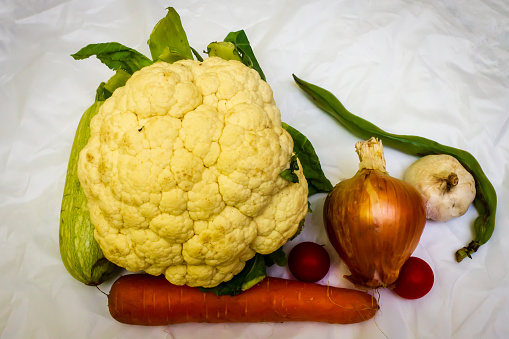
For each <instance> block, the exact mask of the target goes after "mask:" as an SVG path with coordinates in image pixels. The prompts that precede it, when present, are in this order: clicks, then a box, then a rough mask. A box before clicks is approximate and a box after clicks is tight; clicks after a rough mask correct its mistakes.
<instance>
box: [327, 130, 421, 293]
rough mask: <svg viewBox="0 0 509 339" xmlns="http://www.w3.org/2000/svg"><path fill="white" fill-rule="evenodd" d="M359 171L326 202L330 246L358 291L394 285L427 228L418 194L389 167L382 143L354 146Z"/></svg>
mask: <svg viewBox="0 0 509 339" xmlns="http://www.w3.org/2000/svg"><path fill="white" fill-rule="evenodd" d="M355 148H356V151H357V154H358V155H359V159H360V164H359V171H358V172H357V173H356V174H355V176H353V177H352V178H350V179H346V180H343V181H341V182H340V183H338V184H337V185H336V186H335V187H334V189H333V190H332V191H331V192H330V193H329V195H328V196H327V198H326V199H325V204H324V211H323V217H324V223H325V227H326V230H327V235H328V237H329V239H330V242H331V244H332V245H333V246H334V248H335V249H336V251H337V252H338V254H339V256H340V258H341V260H343V262H344V263H345V264H346V265H347V267H348V268H349V270H350V273H351V275H350V276H346V278H347V279H348V280H350V281H351V282H352V283H354V284H355V285H356V286H357V287H364V288H378V287H389V286H391V285H392V284H393V283H394V282H395V281H396V279H397V278H398V275H399V271H400V269H401V266H403V264H404V263H405V261H406V260H407V259H408V258H409V257H410V255H411V254H412V253H413V251H414V250H415V248H416V247H417V244H418V243H419V240H420V238H421V235H422V232H423V230H424V225H425V224H426V210H425V207H424V202H423V200H422V197H421V195H420V194H419V192H418V191H417V190H416V189H415V188H414V187H413V186H411V185H410V184H408V183H406V182H404V181H403V180H399V179H397V178H393V177H391V176H390V175H389V174H388V173H387V171H386V169H385V157H384V153H383V147H382V142H381V141H378V140H377V139H375V138H371V139H369V140H367V141H364V142H358V143H357V144H356V145H355Z"/></svg>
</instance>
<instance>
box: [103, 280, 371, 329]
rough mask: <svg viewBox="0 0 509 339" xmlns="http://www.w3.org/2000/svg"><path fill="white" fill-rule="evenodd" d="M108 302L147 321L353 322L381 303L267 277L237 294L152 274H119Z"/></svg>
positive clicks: (126, 318) (131, 319) (122, 316)
mask: <svg viewBox="0 0 509 339" xmlns="http://www.w3.org/2000/svg"><path fill="white" fill-rule="evenodd" d="M108 306H109V310H110V314H111V316H112V317H113V318H114V319H116V320H117V321H119V322H121V323H125V324H132V325H147V326H148V325H152V326H160V325H169V324H179V323H188V322H197V323H199V322H205V323H227V322H228V323H253V322H284V321H314V322H325V323H336V324H351V323H357V322H361V321H365V320H368V319H370V318H372V317H373V316H374V315H375V314H376V312H377V310H378V308H379V307H378V304H377V302H376V300H375V299H374V297H373V296H371V295H369V294H367V293H364V292H361V291H357V290H352V289H346V288H337V287H330V286H324V285H319V284H314V283H305V282H300V281H292V280H286V279H280V278H269V277H267V278H265V279H264V280H263V281H262V282H260V283H258V284H257V285H256V286H253V287H252V288H250V289H248V290H247V291H244V292H242V293H240V294H238V295H236V296H229V295H225V296H216V295H215V294H213V293H212V292H206V293H203V292H201V291H200V290H199V289H198V288H195V287H189V286H176V285H172V284H171V283H169V282H168V281H167V280H166V279H165V278H164V276H159V277H154V276H151V275H148V274H130V275H125V276H122V277H120V278H118V279H117V280H116V281H115V283H114V284H113V285H112V287H111V290H110V294H109V296H108Z"/></svg>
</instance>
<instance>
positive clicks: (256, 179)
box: [78, 57, 308, 287]
mask: <svg viewBox="0 0 509 339" xmlns="http://www.w3.org/2000/svg"><path fill="white" fill-rule="evenodd" d="M90 129H91V137H90V140H89V142H88V144H87V145H86V147H85V148H84V149H83V150H82V152H81V153H80V157H79V164H78V176H79V179H80V182H81V185H82V187H83V190H84V192H85V194H86V196H87V198H88V205H89V209H90V216H91V219H92V223H93V224H94V225H95V233H94V234H95V238H96V240H97V242H98V243H99V245H100V246H101V248H102V250H103V252H104V255H105V256H106V258H108V259H109V260H110V261H112V262H113V263H115V264H117V265H119V266H122V267H124V268H126V269H127V270H130V271H141V270H143V271H146V272H147V273H149V274H153V275H160V274H165V276H166V278H167V279H168V280H169V281H170V282H172V283H174V284H177V285H183V284H187V285H189V286H203V287H213V286H216V285H218V284H219V283H221V282H223V281H228V280H230V279H231V278H232V277H233V276H234V275H235V274H237V273H239V272H240V271H241V270H242V269H243V268H244V266H245V262H246V261H247V260H249V259H251V258H252V257H253V256H254V255H255V254H256V253H261V254H268V253H272V252H273V251H275V250H277V249H278V248H279V247H281V246H282V245H283V244H285V243H286V241H287V240H288V239H289V238H291V237H292V236H293V235H294V234H295V232H296V231H297V229H298V226H299V223H300V222H301V221H302V220H303V219H304V217H305V215H306V213H307V209H308V205H307V195H308V187H307V182H306V179H305V178H304V175H303V174H302V169H301V167H300V165H299V170H298V171H296V174H297V176H298V177H299V182H298V183H291V182H289V181H286V180H284V179H283V178H281V176H280V175H279V174H280V173H281V172H282V171H283V170H285V169H287V168H289V167H290V159H291V157H292V153H293V140H292V138H291V137H290V135H289V134H288V133H287V132H286V131H285V130H284V129H283V128H282V127H281V117H280V112H279V110H278V108H277V106H276V105H275V102H274V98H273V95H272V90H271V88H270V87H269V85H268V84H267V83H266V82H265V81H263V80H261V79H260V76H259V74H258V73H257V72H256V71H255V70H253V69H250V68H248V67H247V66H245V65H243V64H242V63H240V62H237V61H231V60H230V61H225V60H223V59H220V58H216V57H211V58H208V59H206V60H205V61H203V62H199V61H194V60H184V61H178V62H176V63H173V64H168V63H165V62H157V63H155V64H153V65H152V66H148V67H145V68H143V69H141V70H140V71H138V72H136V73H134V74H133V75H132V77H131V78H130V79H129V80H128V81H127V83H126V85H125V86H124V87H121V88H119V89H117V90H116V91H115V92H114V93H113V95H112V96H111V97H110V98H109V99H107V100H106V101H105V102H104V104H103V105H102V106H101V108H100V110H99V113H98V114H97V115H96V116H95V117H94V118H93V119H92V121H91V123H90Z"/></svg>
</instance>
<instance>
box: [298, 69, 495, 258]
mask: <svg viewBox="0 0 509 339" xmlns="http://www.w3.org/2000/svg"><path fill="white" fill-rule="evenodd" d="M293 78H294V80H295V82H296V83H297V85H299V87H300V88H301V89H302V90H303V91H304V92H305V93H307V94H308V95H309V96H310V97H311V98H312V99H313V101H314V102H315V103H316V105H317V106H318V107H320V108H321V109H322V110H324V111H325V112H327V113H328V114H330V115H331V116H332V117H334V118H336V119H337V120H338V121H339V123H341V124H342V125H343V126H344V127H345V128H346V129H347V130H349V131H350V132H351V133H353V134H354V135H356V136H358V137H360V138H363V139H366V140H367V139H369V138H371V137H376V138H378V139H380V140H382V142H383V144H384V145H387V146H389V147H392V148H394V149H397V150H399V151H401V152H404V153H406V154H410V155H415V156H421V157H422V156H425V155H430V154H448V155H451V156H453V157H455V158H456V159H458V161H459V162H460V163H461V164H462V165H463V167H465V169H466V170H467V171H469V172H470V173H471V174H472V176H473V177H474V179H475V186H476V197H475V200H474V203H473V204H474V206H475V208H476V210H477V212H478V214H479V216H478V217H477V218H476V219H475V221H474V239H473V240H472V241H471V242H470V243H469V244H468V245H467V246H465V247H463V248H461V249H459V250H457V251H456V261H457V262H460V261H462V260H463V259H464V258H465V257H469V258H472V257H471V255H472V254H473V253H475V252H476V251H477V250H478V249H479V247H480V246H482V245H484V244H485V243H486V242H487V241H488V240H489V239H490V238H491V235H492V234H493V231H494V230H495V214H496V210H497V194H496V192H495V188H494V187H493V185H492V184H491V182H490V181H489V179H488V178H487V177H486V175H485V174H484V172H483V170H482V168H481V166H480V165H479V163H478V162H477V160H476V159H475V158H474V156H472V155H471V154H470V153H468V152H466V151H464V150H461V149H457V148H454V147H449V146H445V145H442V144H439V143H438V142H435V141H433V140H430V139H426V138H423V137H419V136H413V135H397V134H392V133H388V132H386V131H384V130H382V129H380V128H378V127H377V126H375V125H374V124H372V123H371V122H369V121H367V120H365V119H362V118H360V117H358V116H356V115H354V114H352V113H350V112H349V111H348V110H347V109H346V108H345V107H344V106H343V104H341V102H340V101H339V100H338V99H337V98H336V97H335V96H334V95H333V94H332V93H331V92H329V91H327V90H326V89H323V88H321V87H319V86H316V85H313V84H310V83H308V82H306V81H304V80H301V79H299V78H298V77H296V76H295V75H293Z"/></svg>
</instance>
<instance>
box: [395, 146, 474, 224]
mask: <svg viewBox="0 0 509 339" xmlns="http://www.w3.org/2000/svg"><path fill="white" fill-rule="evenodd" d="M403 180H405V181H406V182H408V183H409V184H411V185H412V186H414V187H415V188H417V190H418V191H419V192H420V193H421V195H422V198H423V200H424V202H425V204H426V218H427V219H431V220H435V221H447V220H449V219H452V218H456V217H459V216H462V215H463V214H465V212H466V211H467V210H468V207H469V206H470V204H471V203H472V202H473V201H474V198H475V180H474V177H473V176H472V175H471V174H470V172H468V171H467V170H466V169H465V168H464V167H463V166H462V165H461V163H460V162H459V161H458V160H457V159H456V158H455V157H452V156H450V155H446V154H439V155H427V156H425V157H422V158H420V159H418V160H417V161H416V162H414V163H413V164H412V165H410V167H408V169H407V170H406V172H405V175H404V177H403Z"/></svg>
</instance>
